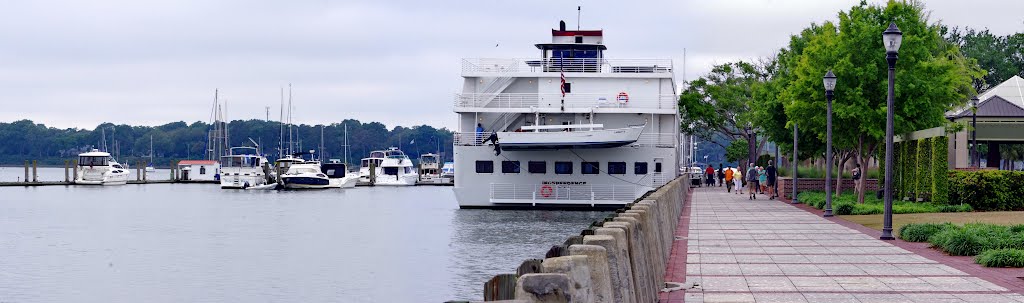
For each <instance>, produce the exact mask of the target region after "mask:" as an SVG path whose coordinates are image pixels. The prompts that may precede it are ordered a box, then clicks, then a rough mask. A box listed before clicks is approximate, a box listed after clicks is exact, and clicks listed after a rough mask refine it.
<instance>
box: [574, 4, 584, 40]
mask: <svg viewBox="0 0 1024 303" xmlns="http://www.w3.org/2000/svg"><path fill="white" fill-rule="evenodd" d="M582 14H583V6H576V31H579V30H580V15H582ZM577 35H578V34H577Z"/></svg>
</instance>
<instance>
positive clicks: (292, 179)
mask: <svg viewBox="0 0 1024 303" xmlns="http://www.w3.org/2000/svg"><path fill="white" fill-rule="evenodd" d="M281 184H282V185H284V188H288V189H318V188H329V187H331V179H330V178H328V177H327V175H326V174H324V172H323V171H321V170H320V162H319V161H305V162H302V163H294V164H292V165H291V166H289V167H288V171H287V172H285V173H284V174H283V175H281ZM339 187H340V186H339Z"/></svg>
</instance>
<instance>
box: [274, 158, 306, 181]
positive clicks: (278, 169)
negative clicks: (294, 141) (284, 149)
mask: <svg viewBox="0 0 1024 303" xmlns="http://www.w3.org/2000/svg"><path fill="white" fill-rule="evenodd" d="M303 162H306V159H303V158H301V157H297V156H296V155H291V154H289V155H284V157H281V158H278V159H277V160H276V161H274V168H273V169H272V170H271V172H270V174H271V176H272V177H273V178H272V179H273V180H274V181H275V182H277V181H280V180H279V178H278V175H283V174H284V173H285V172H287V171H288V168H290V167H291V166H292V165H293V164H298V163H303Z"/></svg>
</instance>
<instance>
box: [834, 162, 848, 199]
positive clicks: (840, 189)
mask: <svg viewBox="0 0 1024 303" xmlns="http://www.w3.org/2000/svg"><path fill="white" fill-rule="evenodd" d="M837 155H838V156H839V162H838V164H839V167H838V169H836V168H833V169H836V172H837V173H838V176H836V178H835V179H834V180H835V182H836V190H835V195H836V197H837V198H838V197H839V196H841V195H842V193H843V167H844V166H846V161H847V160H849V159H850V157H847V156H846V155H844V153H838V154H837Z"/></svg>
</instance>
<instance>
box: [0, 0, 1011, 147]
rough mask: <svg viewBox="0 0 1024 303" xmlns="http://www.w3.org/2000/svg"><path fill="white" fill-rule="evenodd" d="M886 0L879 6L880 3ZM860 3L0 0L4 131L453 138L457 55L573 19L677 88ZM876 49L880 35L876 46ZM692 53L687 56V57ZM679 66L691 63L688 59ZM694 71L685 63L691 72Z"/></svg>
mask: <svg viewBox="0 0 1024 303" xmlns="http://www.w3.org/2000/svg"><path fill="white" fill-rule="evenodd" d="M876 2H879V1H869V3H876ZM857 3H859V0H805V1H796V0H722V1H708V0H664V1H662V0H650V1H579V0H577V1H567V0H555V1H551V0H547V1H537V0H516V1H508V0H503V1H498V0H478V1H449V0H435V1H419V0H391V1H387V0H371V1H363V0H308V1H307V0H293V1H268V0H244V1H243V0H150V1H136V0H93V1H81V0H33V1H15V0H0V41H3V46H2V47H0V122H11V121H16V120H21V119H31V120H33V121H35V122H36V123H43V124H46V125H48V126H54V127H60V128H70V127H76V128H86V129H93V128H94V127H95V126H96V125H98V124H100V123H103V122H113V123H117V124H132V125H161V124H165V123H168V122H174V121H186V122H194V121H208V120H209V117H210V109H211V106H212V104H213V99H214V90H215V89H216V90H219V96H220V99H221V100H223V101H225V102H226V103H227V106H226V107H227V109H226V115H227V118H228V119H231V120H237V119H265V118H267V107H269V112H270V115H269V116H270V119H271V120H277V119H278V116H279V113H280V107H279V106H280V102H281V90H282V87H287V86H288V85H289V84H291V85H292V87H293V88H292V103H293V105H294V107H295V109H294V111H293V113H292V116H293V121H294V122H295V123H302V124H323V123H333V122H340V121H341V120H343V119H358V120H361V121H364V122H369V121H378V122H382V123H384V124H385V125H387V126H388V127H389V128H390V127H394V126H397V125H401V126H413V125H421V124H427V125H432V126H435V127H448V128H452V127H453V126H454V125H456V123H455V121H456V116H455V114H454V113H453V112H452V104H453V101H454V94H455V93H456V92H458V91H460V90H461V86H462V79H461V76H460V72H461V65H460V60H461V58H505V57H507V58H531V57H540V52H539V50H537V49H536V48H535V47H534V46H533V44H535V43H541V42H548V41H550V30H551V29H552V28H556V27H557V26H558V21H559V20H565V21H566V23H567V24H568V27H569V28H575V27H576V25H577V22H576V17H577V16H576V13H577V11H576V7H577V6H582V8H583V10H582V17H581V19H580V22H579V24H580V26H581V28H582V29H603V30H604V32H605V39H604V42H605V44H606V45H607V46H608V51H607V52H606V56H607V57H609V58H671V59H673V60H674V65H675V68H676V81H678V82H682V81H684V80H687V79H691V80H692V79H694V78H696V77H699V76H700V75H702V74H703V73H705V72H707V71H709V70H710V69H711V67H712V66H713V65H714V64H721V63H727V62H731V61H735V60H756V59H757V58H761V57H765V56H770V55H772V54H773V53H775V52H776V51H777V50H778V49H779V48H781V47H784V46H785V45H786V43H787V42H788V39H789V36H790V35H792V34H794V33H797V32H799V31H800V30H801V29H803V28H805V27H807V26H808V25H810V24H811V23H812V22H814V23H821V22H824V21H826V20H836V18H837V17H836V15H837V13H838V12H839V11H841V10H846V9H848V8H849V7H851V6H853V5H856V4H857ZM925 4H926V6H927V9H928V10H930V11H931V20H932V21H935V22H942V23H943V24H947V25H951V26H967V27H972V28H988V29H990V30H992V31H993V32H994V33H996V34H1000V35H1005V34H1010V33H1015V32H1024V14H1021V12H1024V1H1008V0H974V1H962V0H933V1H925ZM879 39H881V37H879ZM684 53H685V56H684ZM684 58H685V60H684ZM684 61H685V64H684Z"/></svg>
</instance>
